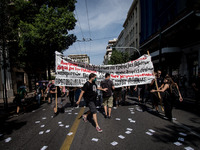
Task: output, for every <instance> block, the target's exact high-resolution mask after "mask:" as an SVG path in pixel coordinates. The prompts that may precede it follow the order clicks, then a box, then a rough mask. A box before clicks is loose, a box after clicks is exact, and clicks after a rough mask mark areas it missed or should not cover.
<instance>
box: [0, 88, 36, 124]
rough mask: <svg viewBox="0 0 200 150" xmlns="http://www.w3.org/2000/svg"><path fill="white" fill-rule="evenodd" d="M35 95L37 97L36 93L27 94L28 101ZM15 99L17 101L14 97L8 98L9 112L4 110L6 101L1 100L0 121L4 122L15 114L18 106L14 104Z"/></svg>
mask: <svg viewBox="0 0 200 150" xmlns="http://www.w3.org/2000/svg"><path fill="white" fill-rule="evenodd" d="M34 95H35V94H34V92H30V93H28V94H27V96H26V99H31V98H33V97H34ZM14 99H15V97H14V96H13V97H10V98H8V110H7V111H5V110H4V100H3V99H0V120H3V119H5V118H7V117H9V116H10V115H13V114H14V113H15V111H16V104H14V103H13V100H14Z"/></svg>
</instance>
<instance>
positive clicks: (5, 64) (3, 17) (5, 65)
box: [0, 0, 8, 110]
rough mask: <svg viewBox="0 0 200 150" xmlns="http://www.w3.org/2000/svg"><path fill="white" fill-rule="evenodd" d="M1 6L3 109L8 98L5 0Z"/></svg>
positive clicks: (6, 104) (5, 107) (6, 107)
mask: <svg viewBox="0 0 200 150" xmlns="http://www.w3.org/2000/svg"><path fill="white" fill-rule="evenodd" d="M0 5H1V6H0V7H1V20H3V21H1V41H2V42H1V44H2V52H3V53H2V55H3V66H2V68H3V75H4V84H3V86H4V88H3V89H4V91H3V92H4V94H3V95H4V98H3V99H4V109H5V110H7V109H8V98H7V85H6V80H7V79H6V70H7V63H6V40H5V21H6V19H5V0H2V2H1V3H0Z"/></svg>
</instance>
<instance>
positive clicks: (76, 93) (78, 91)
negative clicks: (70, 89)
mask: <svg viewBox="0 0 200 150" xmlns="http://www.w3.org/2000/svg"><path fill="white" fill-rule="evenodd" d="M80 94H81V88H80V87H78V88H76V89H75V101H76V102H78V98H79V96H80ZM77 108H79V105H77Z"/></svg>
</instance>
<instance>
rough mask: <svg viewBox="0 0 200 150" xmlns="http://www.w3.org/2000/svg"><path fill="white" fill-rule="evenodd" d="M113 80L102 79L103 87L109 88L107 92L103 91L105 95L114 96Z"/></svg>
mask: <svg viewBox="0 0 200 150" xmlns="http://www.w3.org/2000/svg"><path fill="white" fill-rule="evenodd" d="M113 86H114V85H113V82H112V81H111V80H103V81H101V87H102V88H103V89H104V88H108V90H107V91H106V92H104V91H103V97H110V96H112V87H113Z"/></svg>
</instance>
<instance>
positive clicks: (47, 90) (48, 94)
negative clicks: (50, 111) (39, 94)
mask: <svg viewBox="0 0 200 150" xmlns="http://www.w3.org/2000/svg"><path fill="white" fill-rule="evenodd" d="M51 85H52V81H49V83H48V85H47V89H46V93H47V99H48V104H50V103H51V102H52V95H51V93H50V87H51Z"/></svg>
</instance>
